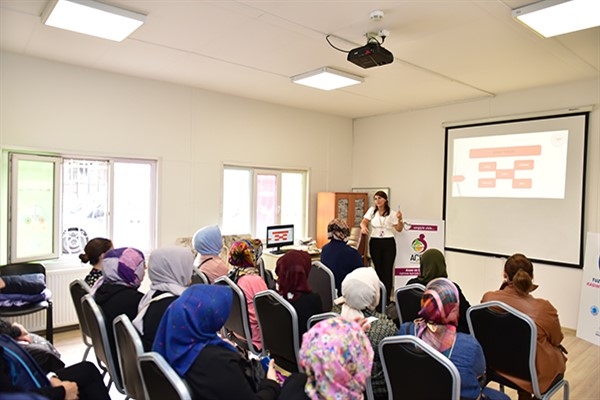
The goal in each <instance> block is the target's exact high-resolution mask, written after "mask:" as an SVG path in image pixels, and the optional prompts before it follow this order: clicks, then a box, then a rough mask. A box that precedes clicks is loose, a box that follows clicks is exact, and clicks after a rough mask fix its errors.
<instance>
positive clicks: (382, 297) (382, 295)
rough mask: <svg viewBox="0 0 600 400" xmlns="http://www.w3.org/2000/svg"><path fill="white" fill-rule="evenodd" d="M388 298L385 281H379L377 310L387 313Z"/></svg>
mask: <svg viewBox="0 0 600 400" xmlns="http://www.w3.org/2000/svg"><path fill="white" fill-rule="evenodd" d="M387 299H388V292H387V289H386V288H385V285H384V284H383V282H381V281H379V305H378V306H377V310H379V312H380V313H382V314H385V308H386V307H387Z"/></svg>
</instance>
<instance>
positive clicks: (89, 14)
mask: <svg viewBox="0 0 600 400" xmlns="http://www.w3.org/2000/svg"><path fill="white" fill-rule="evenodd" d="M145 20H146V16H145V15H143V14H138V13H136V12H133V11H129V10H124V9H122V8H118V7H115V6H111V5H109V4H104V3H99V2H97V1H93V0H51V1H50V2H49V3H48V6H47V7H46V9H45V10H44V12H43V13H42V22H43V23H44V24H46V25H49V26H54V27H56V28H61V29H66V30H69V31H73V32H79V33H83V34H86V35H92V36H96V37H99V38H103V39H109V40H114V41H116V42H121V41H122V40H123V39H125V38H126V37H127V36H129V35H131V34H132V33H133V31H135V30H136V29H137V28H139V27H140V26H141V25H142V24H143V23H144V21H145Z"/></svg>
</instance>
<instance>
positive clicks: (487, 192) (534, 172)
mask: <svg viewBox="0 0 600 400" xmlns="http://www.w3.org/2000/svg"><path fill="white" fill-rule="evenodd" d="M568 139H569V131H568V130H557V131H547V132H530V133H520V134H519V133H517V134H509V135H498V136H486V137H471V138H462V139H456V140H455V141H454V159H453V160H454V162H453V165H452V177H451V179H452V196H453V197H504V198H507V197H508V198H540V199H562V198H564V197H565V180H566V171H567V147H568Z"/></svg>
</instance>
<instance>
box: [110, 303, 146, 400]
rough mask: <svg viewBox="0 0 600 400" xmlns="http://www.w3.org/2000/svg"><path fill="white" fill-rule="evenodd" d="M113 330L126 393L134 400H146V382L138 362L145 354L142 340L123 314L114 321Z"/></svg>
mask: <svg viewBox="0 0 600 400" xmlns="http://www.w3.org/2000/svg"><path fill="white" fill-rule="evenodd" d="M113 330H114V333H115V344H116V345H117V357H118V358H119V369H120V370H121V381H122V382H123V388H124V389H125V393H126V395H127V396H128V397H130V398H132V399H135V400H145V399H146V393H145V391H144V382H143V381H142V375H141V374H140V370H139V366H138V362H137V360H138V357H139V356H140V355H142V354H143V353H144V346H143V345H142V339H141V338H140V335H139V334H138V331H137V330H136V329H135V327H134V326H133V324H132V323H131V320H130V319H129V317H128V316H127V315H125V314H121V315H119V316H117V317H116V318H115V319H114V320H113Z"/></svg>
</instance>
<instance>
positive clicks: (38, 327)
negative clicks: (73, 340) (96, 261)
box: [11, 266, 90, 332]
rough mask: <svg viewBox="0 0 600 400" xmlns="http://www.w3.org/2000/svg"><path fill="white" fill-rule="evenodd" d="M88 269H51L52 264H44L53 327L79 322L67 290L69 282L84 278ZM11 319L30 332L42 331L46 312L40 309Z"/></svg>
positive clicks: (44, 325)
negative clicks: (50, 296)
mask: <svg viewBox="0 0 600 400" xmlns="http://www.w3.org/2000/svg"><path fill="white" fill-rule="evenodd" d="M89 269H90V268H89V267H88V266H85V267H77V268H65V269H58V268H57V269H53V268H52V266H50V267H48V266H46V285H47V286H48V289H50V291H51V292H52V304H53V308H54V312H53V324H52V325H53V326H54V328H60V327H61V326H69V325H77V324H79V321H78V320H77V314H76V313H75V308H74V307H73V301H72V300H71V294H70V292H69V283H71V282H72V281H74V280H75V279H83V278H85V276H86V275H87V273H88V272H89ZM11 321H13V322H19V323H20V324H22V325H23V326H24V327H25V328H26V329H27V330H28V331H31V332H35V331H44V330H45V329H46V312H45V311H40V312H37V313H34V314H29V315H24V316H22V317H15V318H11Z"/></svg>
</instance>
